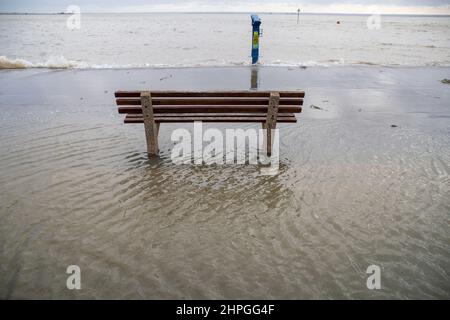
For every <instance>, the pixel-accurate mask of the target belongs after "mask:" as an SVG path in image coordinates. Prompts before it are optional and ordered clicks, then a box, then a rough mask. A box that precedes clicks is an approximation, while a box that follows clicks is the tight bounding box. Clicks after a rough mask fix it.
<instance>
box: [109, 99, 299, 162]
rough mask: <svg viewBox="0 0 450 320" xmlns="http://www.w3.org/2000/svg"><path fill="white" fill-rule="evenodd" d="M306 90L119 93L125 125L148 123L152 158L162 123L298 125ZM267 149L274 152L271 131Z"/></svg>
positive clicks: (148, 146)
mask: <svg viewBox="0 0 450 320" xmlns="http://www.w3.org/2000/svg"><path fill="white" fill-rule="evenodd" d="M304 96H305V93H304V92H303V91H198V92H194V91H117V92H116V93H115V97H116V102H117V105H118V106H119V113H120V114H126V117H125V121H124V122H125V123H144V127H145V133H146V138H147V152H148V154H149V155H157V154H158V133H159V125H160V123H179V122H194V121H203V122H259V123H261V124H262V126H263V128H264V129H275V128H276V124H277V123H295V122H297V119H296V118H295V115H294V113H300V112H301V111H302V108H301V106H302V105H303V98H304ZM266 134H267V136H266V142H267V145H266V149H267V154H268V155H269V156H270V155H271V151H272V135H271V130H267V133H266Z"/></svg>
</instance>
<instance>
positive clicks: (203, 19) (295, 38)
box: [0, 12, 450, 68]
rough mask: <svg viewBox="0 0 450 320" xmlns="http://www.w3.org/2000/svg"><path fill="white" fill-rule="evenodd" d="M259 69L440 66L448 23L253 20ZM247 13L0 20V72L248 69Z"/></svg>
mask: <svg viewBox="0 0 450 320" xmlns="http://www.w3.org/2000/svg"><path fill="white" fill-rule="evenodd" d="M260 18H261V20H262V25H261V27H262V36H261V39H260V60H259V63H260V64H261V65H263V66H317V65H318V66H333V65H361V64H362V65H383V66H449V65H450V32H449V31H450V17H448V16H440V17H439V16H399V15H397V16H392V15H381V16H380V15H372V16H369V15H325V14H301V15H300V16H299V17H297V15H295V14H260ZM251 36H252V26H251V19H250V14H244V13H242V14H194V13H192V14H183V13H180V14H169V13H142V14H141V13H133V14H113V13H111V14H92V13H83V12H81V13H80V14H79V15H72V14H51V15H49V14H48V15H45V14H40V15H33V14H14V15H6V14H3V15H0V68H147V67H197V66H245V65H249V64H251V58H250V52H251Z"/></svg>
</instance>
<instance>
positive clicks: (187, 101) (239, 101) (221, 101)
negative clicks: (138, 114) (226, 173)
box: [116, 96, 303, 106]
mask: <svg viewBox="0 0 450 320" xmlns="http://www.w3.org/2000/svg"><path fill="white" fill-rule="evenodd" d="M116 103H117V105H118V106H136V105H141V99H140V98H138V99H134V98H132V99H121V98H119V99H117V100H116ZM268 103H269V98H258V97H256V98H253V97H251V98H227V97H224V98H153V96H152V105H153V106H158V105H190V106H200V105H267V104H268ZM279 104H280V105H303V99H301V98H280V102H279Z"/></svg>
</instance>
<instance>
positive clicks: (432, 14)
mask: <svg viewBox="0 0 450 320" xmlns="http://www.w3.org/2000/svg"><path fill="white" fill-rule="evenodd" d="M82 13H84V14H284V15H297V12H292V11H284V12H283V11H143V12H138V11H122V12H111V11H86V12H82ZM0 14H3V15H21V14H23V15H33V14H34V15H69V14H72V13H70V12H63V11H60V12H20V11H16V12H2V11H0ZM302 14H307V15H358V16H370V15H373V13H356V12H300V15H302ZM380 15H383V16H430V17H432V16H439V17H450V14H448V13H380Z"/></svg>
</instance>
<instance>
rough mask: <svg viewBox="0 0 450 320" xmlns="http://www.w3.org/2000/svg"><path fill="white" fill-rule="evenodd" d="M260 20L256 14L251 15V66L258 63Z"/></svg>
mask: <svg viewBox="0 0 450 320" xmlns="http://www.w3.org/2000/svg"><path fill="white" fill-rule="evenodd" d="M260 26H261V20H260V19H259V17H258V16H257V15H256V14H253V15H252V27H253V31H252V64H255V63H257V62H258V59H259V37H260V35H261V30H260Z"/></svg>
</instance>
